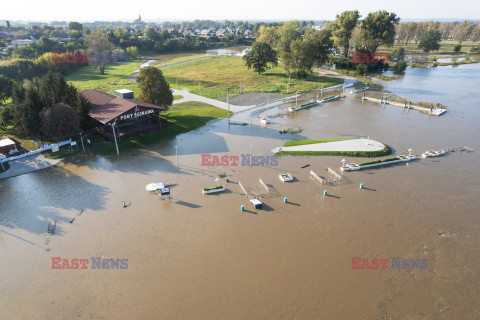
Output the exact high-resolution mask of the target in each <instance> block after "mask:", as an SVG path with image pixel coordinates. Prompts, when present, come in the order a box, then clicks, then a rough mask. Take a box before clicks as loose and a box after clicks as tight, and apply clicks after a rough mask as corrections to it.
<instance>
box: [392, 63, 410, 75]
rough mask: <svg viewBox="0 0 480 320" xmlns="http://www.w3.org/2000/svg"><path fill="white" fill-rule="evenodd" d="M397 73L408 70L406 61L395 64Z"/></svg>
mask: <svg viewBox="0 0 480 320" xmlns="http://www.w3.org/2000/svg"><path fill="white" fill-rule="evenodd" d="M394 68H395V71H396V72H398V73H402V72H404V71H405V70H406V69H407V63H406V62H405V61H398V62H397V63H395V67H394Z"/></svg>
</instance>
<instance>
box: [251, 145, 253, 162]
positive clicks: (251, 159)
mask: <svg viewBox="0 0 480 320" xmlns="http://www.w3.org/2000/svg"><path fill="white" fill-rule="evenodd" d="M252 147H253V146H252V145H250V167H251V166H252Z"/></svg>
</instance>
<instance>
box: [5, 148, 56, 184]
mask: <svg viewBox="0 0 480 320" xmlns="http://www.w3.org/2000/svg"><path fill="white" fill-rule="evenodd" d="M60 161H62V159H48V158H45V157H44V156H43V155H42V154H38V155H35V156H31V157H26V158H22V159H17V160H13V161H10V162H9V164H10V169H8V170H7V171H5V172H4V173H0V179H3V178H10V177H15V176H19V175H21V174H24V173H29V172H32V171H37V170H41V169H45V168H48V167H51V166H53V165H55V164H57V163H59V162H60Z"/></svg>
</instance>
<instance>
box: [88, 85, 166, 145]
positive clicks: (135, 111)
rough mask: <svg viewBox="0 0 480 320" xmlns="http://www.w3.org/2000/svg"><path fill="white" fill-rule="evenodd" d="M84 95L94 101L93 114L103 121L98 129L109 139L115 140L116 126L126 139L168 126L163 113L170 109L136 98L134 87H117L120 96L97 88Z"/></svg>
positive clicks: (119, 137) (117, 132)
mask: <svg viewBox="0 0 480 320" xmlns="http://www.w3.org/2000/svg"><path fill="white" fill-rule="evenodd" d="M82 94H83V95H84V96H85V97H86V98H87V99H88V100H89V101H90V103H91V104H92V111H91V112H90V114H89V115H90V117H92V118H93V119H95V120H96V121H97V122H98V123H99V126H98V127H97V132H98V133H99V134H100V135H102V136H103V137H104V138H105V139H107V140H110V141H113V138H114V137H113V128H115V133H116V135H117V139H119V140H122V139H125V138H129V137H133V136H137V135H139V134H143V133H147V132H151V131H155V130H160V129H162V128H163V127H166V122H164V121H163V120H162V119H161V118H160V114H161V113H162V112H163V111H165V110H167V108H165V107H160V106H157V105H154V104H151V103H147V102H143V101H139V100H136V99H133V92H132V91H130V90H126V89H121V90H116V91H115V94H116V95H112V94H109V93H106V92H102V91H97V90H84V91H82Z"/></svg>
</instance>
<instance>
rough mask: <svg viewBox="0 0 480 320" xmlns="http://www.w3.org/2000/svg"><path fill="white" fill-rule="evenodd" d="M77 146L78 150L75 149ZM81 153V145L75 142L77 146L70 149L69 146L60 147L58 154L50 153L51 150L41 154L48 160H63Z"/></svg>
mask: <svg viewBox="0 0 480 320" xmlns="http://www.w3.org/2000/svg"><path fill="white" fill-rule="evenodd" d="M77 146H78V148H77ZM81 151H82V144H81V142H80V141H77V145H76V146H73V147H72V148H70V145H65V146H61V147H60V150H59V151H58V152H52V151H51V150H49V151H45V152H42V154H43V156H44V157H45V158H50V159H63V158H66V157H68V156H73V155H74V154H77V153H79V152H81Z"/></svg>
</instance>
